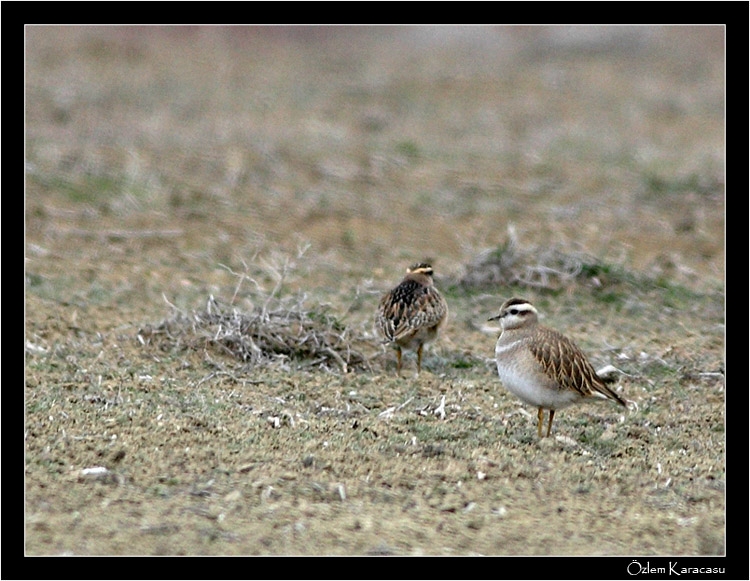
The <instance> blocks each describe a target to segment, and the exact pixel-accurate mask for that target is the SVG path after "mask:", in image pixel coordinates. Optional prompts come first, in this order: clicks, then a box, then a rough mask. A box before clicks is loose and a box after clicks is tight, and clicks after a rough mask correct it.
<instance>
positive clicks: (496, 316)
mask: <svg viewBox="0 0 750 581" xmlns="http://www.w3.org/2000/svg"><path fill="white" fill-rule="evenodd" d="M499 318H500V315H495V316H494V317H490V318H489V319H487V320H488V321H497V320H498V319H499Z"/></svg>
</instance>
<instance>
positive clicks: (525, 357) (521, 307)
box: [489, 298, 627, 438]
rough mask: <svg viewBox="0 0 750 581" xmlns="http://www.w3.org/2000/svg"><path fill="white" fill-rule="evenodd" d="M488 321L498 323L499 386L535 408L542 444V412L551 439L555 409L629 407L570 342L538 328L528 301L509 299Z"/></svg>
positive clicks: (496, 349) (534, 312)
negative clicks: (588, 403) (605, 403)
mask: <svg viewBox="0 0 750 581" xmlns="http://www.w3.org/2000/svg"><path fill="white" fill-rule="evenodd" d="M489 320H490V321H495V320H499V321H500V324H501V325H502V329H503V330H502V333H501V334H500V337H499V338H498V340H497V344H496V345H495V361H496V362H497V373H498V375H499V377H500V381H502V383H503V385H504V386H505V387H506V388H507V389H508V391H510V392H511V393H512V394H513V395H515V396H516V397H518V398H519V399H520V400H521V401H523V402H525V403H527V404H529V405H533V406H535V407H537V408H538V421H537V433H538V434H539V437H540V438H541V437H542V424H543V422H544V410H545V409H547V410H549V423H548V424H547V436H549V435H550V431H551V430H552V419H553V418H554V417H555V412H556V411H557V410H559V409H563V408H565V407H568V406H570V405H573V404H576V403H579V402H581V401H585V400H592V399H596V398H601V399H608V400H611V401H614V402H615V403H617V404H619V405H621V406H623V407H627V401H626V400H625V399H624V398H622V397H621V396H620V395H618V394H617V393H616V392H614V391H613V390H612V389H610V388H609V387H608V386H607V385H606V384H605V383H604V381H603V380H602V379H601V377H599V375H597V373H596V371H595V370H594V368H593V367H592V365H591V363H589V360H588V359H587V358H586V356H585V355H584V354H583V352H582V351H581V350H580V349H579V348H578V346H577V345H576V344H575V343H573V341H571V340H570V339H568V338H567V337H566V336H564V335H562V334H561V333H559V332H558V331H555V330H554V329H550V328H548V327H544V326H542V325H540V324H539V316H538V311H537V310H536V308H535V307H534V305H532V304H531V303H530V302H529V301H527V300H526V299H520V298H512V299H508V300H507V301H505V302H504V303H503V305H502V306H501V307H500V312H499V313H498V315H496V316H494V317H490V318H489Z"/></svg>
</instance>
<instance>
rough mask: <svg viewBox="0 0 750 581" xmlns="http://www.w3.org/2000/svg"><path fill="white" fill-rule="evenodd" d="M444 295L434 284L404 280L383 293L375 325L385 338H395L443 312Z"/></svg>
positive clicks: (441, 316)
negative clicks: (426, 284)
mask: <svg viewBox="0 0 750 581" xmlns="http://www.w3.org/2000/svg"><path fill="white" fill-rule="evenodd" d="M447 312H448V307H447V305H446V303H445V299H443V297H442V296H441V295H440V293H439V292H438V291H437V289H435V288H434V287H425V286H424V285H421V284H419V283H417V282H415V281H411V280H407V281H404V282H402V283H401V284H400V285H398V286H397V287H396V288H395V289H393V290H392V291H390V292H389V293H388V294H386V295H385V296H384V297H383V298H382V299H381V301H380V305H379V307H378V326H379V327H380V330H381V332H382V334H383V336H384V337H385V338H386V340H388V341H397V340H399V339H401V338H403V337H405V336H408V335H409V334H410V333H415V332H417V331H418V330H419V329H422V328H424V327H433V326H435V325H438V324H439V323H440V322H441V321H442V320H443V319H444V318H445V316H446V314H447Z"/></svg>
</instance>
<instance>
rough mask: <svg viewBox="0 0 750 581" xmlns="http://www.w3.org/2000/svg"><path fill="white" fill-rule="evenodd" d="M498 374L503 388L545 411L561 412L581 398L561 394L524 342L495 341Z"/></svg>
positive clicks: (573, 393)
mask: <svg viewBox="0 0 750 581" xmlns="http://www.w3.org/2000/svg"><path fill="white" fill-rule="evenodd" d="M495 360H496V361H497V374H498V376H499V378H500V381H501V382H502V384H503V386H505V388H506V389H507V390H508V391H510V392H511V393H512V394H513V395H515V396H516V397H518V398H519V399H520V400H522V401H524V402H525V403H527V404H529V405H533V406H536V407H543V408H545V409H561V408H564V407H567V406H569V405H571V404H573V403H575V402H576V401H578V400H579V399H580V394H578V393H577V392H573V391H566V390H560V389H559V388H558V387H557V383H556V382H555V381H554V379H551V378H548V377H547V376H546V375H545V373H544V369H543V368H542V366H541V364H540V363H539V362H538V361H536V360H535V359H534V357H533V355H532V353H531V352H530V351H529V350H528V347H527V345H526V343H525V341H524V339H517V340H514V341H503V340H502V338H501V339H500V340H498V342H497V345H496V346H495Z"/></svg>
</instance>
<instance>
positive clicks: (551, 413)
mask: <svg viewBox="0 0 750 581" xmlns="http://www.w3.org/2000/svg"><path fill="white" fill-rule="evenodd" d="M554 417H555V410H550V411H549V424H547V437H548V438H549V433H550V431H551V430H552V418H554Z"/></svg>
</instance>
